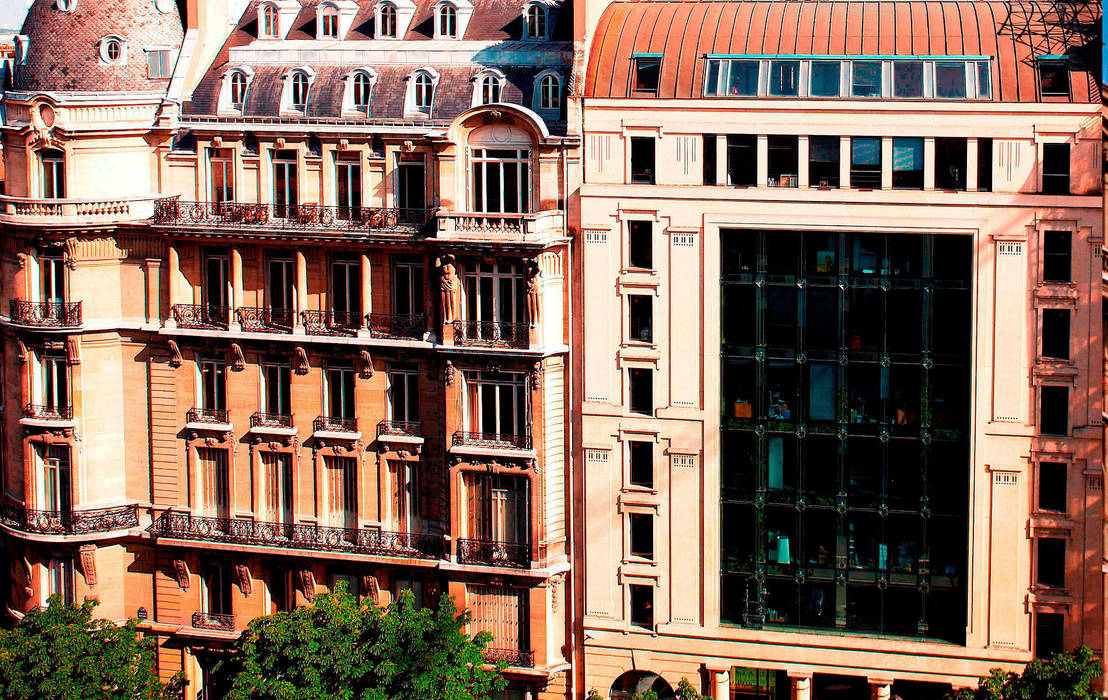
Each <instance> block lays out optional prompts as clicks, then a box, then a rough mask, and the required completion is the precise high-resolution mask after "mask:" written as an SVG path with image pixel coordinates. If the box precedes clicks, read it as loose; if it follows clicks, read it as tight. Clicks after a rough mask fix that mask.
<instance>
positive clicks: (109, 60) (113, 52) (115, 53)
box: [100, 36, 127, 66]
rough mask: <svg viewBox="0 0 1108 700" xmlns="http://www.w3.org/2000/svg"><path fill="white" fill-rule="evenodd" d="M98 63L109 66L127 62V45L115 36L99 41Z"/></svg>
mask: <svg viewBox="0 0 1108 700" xmlns="http://www.w3.org/2000/svg"><path fill="white" fill-rule="evenodd" d="M100 62H101V63H106V64H107V65H109V66H116V65H122V64H124V63H126V62H127V45H126V44H125V43H123V39H120V38H119V37H117V36H107V37H104V38H103V39H101V40H100Z"/></svg>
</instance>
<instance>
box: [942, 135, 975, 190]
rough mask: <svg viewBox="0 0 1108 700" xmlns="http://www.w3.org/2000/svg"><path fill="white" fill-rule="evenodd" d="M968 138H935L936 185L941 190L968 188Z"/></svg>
mask: <svg viewBox="0 0 1108 700" xmlns="http://www.w3.org/2000/svg"><path fill="white" fill-rule="evenodd" d="M968 162H969V161H968V160H967V153H966V139H962V138H937V139H935V187H936V188H937V189H940V190H958V191H965V189H966V164H967V163H968Z"/></svg>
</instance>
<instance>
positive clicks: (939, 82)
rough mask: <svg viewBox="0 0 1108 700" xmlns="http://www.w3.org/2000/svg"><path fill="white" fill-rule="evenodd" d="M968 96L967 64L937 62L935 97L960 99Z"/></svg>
mask: <svg viewBox="0 0 1108 700" xmlns="http://www.w3.org/2000/svg"><path fill="white" fill-rule="evenodd" d="M965 96H966V64H965V63H936V64H935V97H944V98H948V99H960V98H963V97H965Z"/></svg>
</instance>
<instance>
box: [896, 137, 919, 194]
mask: <svg viewBox="0 0 1108 700" xmlns="http://www.w3.org/2000/svg"><path fill="white" fill-rule="evenodd" d="M893 187H895V188H896V189H901V190H922V189H923V139H919V138H894V139H893Z"/></svg>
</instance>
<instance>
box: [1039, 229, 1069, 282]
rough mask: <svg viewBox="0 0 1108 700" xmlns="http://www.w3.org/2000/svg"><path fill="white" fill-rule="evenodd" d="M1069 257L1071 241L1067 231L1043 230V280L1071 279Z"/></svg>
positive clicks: (1061, 280) (1067, 280)
mask: <svg viewBox="0 0 1108 700" xmlns="http://www.w3.org/2000/svg"><path fill="white" fill-rule="evenodd" d="M1071 257H1072V243H1071V235H1070V232H1069V231H1047V232H1045V233H1044V234H1043V281H1044V282H1069V281H1071V280H1072V277H1071V276H1070V275H1071V272H1070V260H1071Z"/></svg>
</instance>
